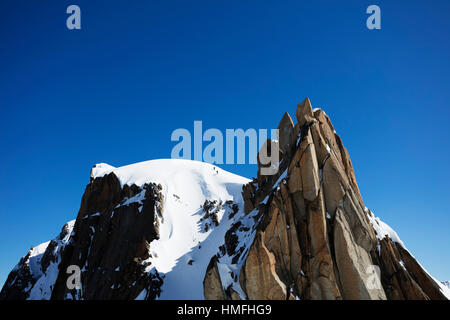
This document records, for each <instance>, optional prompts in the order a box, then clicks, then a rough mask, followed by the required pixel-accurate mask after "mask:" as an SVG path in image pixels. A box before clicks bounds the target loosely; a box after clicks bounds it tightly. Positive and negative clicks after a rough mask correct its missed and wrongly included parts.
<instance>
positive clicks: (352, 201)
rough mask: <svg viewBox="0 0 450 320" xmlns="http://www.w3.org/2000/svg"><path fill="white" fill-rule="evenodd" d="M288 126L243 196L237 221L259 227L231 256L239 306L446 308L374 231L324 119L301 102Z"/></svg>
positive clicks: (410, 261) (405, 255) (425, 279)
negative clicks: (268, 172)
mask: <svg viewBox="0 0 450 320" xmlns="http://www.w3.org/2000/svg"><path fill="white" fill-rule="evenodd" d="M296 117H297V121H298V123H297V124H296V125H293V123H292V120H291V117H290V116H289V114H287V113H285V114H284V116H283V118H282V120H281V121H280V124H279V126H278V129H279V131H280V133H279V137H278V138H279V146H280V163H279V171H278V172H277V173H276V174H275V175H272V176H264V175H261V174H259V172H260V170H258V177H257V179H255V180H253V181H252V182H251V183H249V184H247V185H245V186H244V187H243V198H244V201H245V212H246V213H247V214H249V215H253V216H256V215H258V217H260V218H259V220H258V221H257V222H256V224H255V226H254V227H253V229H252V230H254V237H253V241H252V242H249V243H248V244H247V246H246V247H245V248H244V249H242V250H240V252H235V253H234V261H235V262H238V263H236V264H233V265H232V266H233V267H234V268H238V269H239V270H240V273H239V279H235V282H234V284H233V287H234V288H235V290H238V291H239V290H242V294H241V296H240V297H239V298H240V299H242V298H247V299H277V300H284V299H289V298H298V299H332V300H340V299H357V300H361V299H363V300H374V299H375V300H384V299H445V295H444V294H443V292H442V290H440V287H439V285H438V284H437V283H436V281H435V280H434V279H432V278H431V277H430V276H429V275H428V274H427V272H426V271H425V270H424V269H423V268H422V267H421V266H420V265H419V264H418V263H417V261H416V260H415V259H414V258H413V257H412V256H411V255H410V254H409V252H408V251H407V250H406V249H405V248H404V247H403V245H402V244H400V243H399V242H395V241H394V240H395V239H394V240H393V239H391V238H390V237H389V235H388V234H385V232H383V230H382V228H381V227H380V226H379V225H377V226H375V228H374V226H373V223H374V217H373V215H372V213H370V211H368V210H367V209H366V208H365V205H364V202H363V200H362V197H361V194H360V191H359V188H358V185H357V183H356V178H355V173H354V170H353V165H352V163H351V160H350V157H349V154H348V151H347V149H346V148H345V147H344V145H343V143H342V141H341V139H340V137H339V135H338V134H337V133H336V132H335V130H334V127H333V125H332V124H331V121H330V119H329V117H328V116H327V115H326V114H325V112H324V111H322V110H320V109H315V110H313V109H312V106H311V102H310V101H309V99H308V98H306V99H305V100H304V101H303V102H302V103H300V104H299V105H298V107H297V111H296ZM269 144H270V141H268V142H266V145H269ZM263 148H264V147H263ZM272 151H273V150H272ZM218 256H219V260H220V259H223V260H224V261H226V256H224V255H220V254H219V255H218ZM220 261H222V260H220ZM239 261H240V263H239ZM230 266H231V265H230ZM236 278H237V277H236ZM210 281H212V280H209V278H208V277H207V278H205V285H208V282H210ZM216 286H217V285H216ZM238 287H239V288H238ZM220 290H221V291H222V292H223V293H224V294H225V298H227V299H233V297H232V296H231V295H229V294H228V295H227V293H226V292H225V291H223V288H221V289H220ZM205 297H206V298H207V299H215V298H217V295H216V294H214V293H213V292H211V291H208V292H206V291H205Z"/></svg>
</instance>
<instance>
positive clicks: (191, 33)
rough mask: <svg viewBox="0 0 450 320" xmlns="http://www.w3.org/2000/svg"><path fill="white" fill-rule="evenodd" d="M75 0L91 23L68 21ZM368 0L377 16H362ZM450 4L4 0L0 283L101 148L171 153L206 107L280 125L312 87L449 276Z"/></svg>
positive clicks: (70, 208)
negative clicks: (176, 134)
mask: <svg viewBox="0 0 450 320" xmlns="http://www.w3.org/2000/svg"><path fill="white" fill-rule="evenodd" d="M309 2H313V3H314V4H309ZM69 4H77V5H79V6H80V7H81V12H82V29H81V30H78V31H69V30H67V28H66V25H65V20H66V17H67V14H66V13H65V11H66V8H67V6H68V5H69ZM371 4H377V5H379V6H380V8H381V19H382V22H381V26H382V29H381V30H373V31H370V30H368V29H367V28H366V26H365V21H366V18H367V16H368V15H366V13H365V10H366V8H367V6H369V5H371ZM449 12H450V2H449V1H445V0H444V1H424V0H421V1H418V0H416V1H414V0H408V1H378V0H377V1H362V0H354V1H299V0H296V1H261V0H258V1H256V0H255V1H241V0H239V1H229V0H227V1H225V0H214V1H196V0H192V1H170V0H164V1H85V0H73V1H70V2H68V1H61V0H60V1H17V0H14V1H13V0H3V1H1V2H0V40H1V41H0V148H1V157H0V179H1V180H0V181H1V184H0V256H1V258H0V284H3V282H4V280H5V279H6V276H7V274H8V273H9V271H10V270H11V269H12V268H13V266H14V265H15V264H16V263H17V262H18V261H19V259H20V257H21V256H23V255H25V254H26V252H27V250H28V249H29V247H30V246H31V245H37V244H39V243H41V242H44V241H48V240H50V239H52V238H54V237H55V236H56V235H57V234H58V233H59V231H60V228H61V227H62V225H63V224H64V223H65V222H66V221H68V220H72V219H74V218H75V217H76V214H77V211H78V208H79V204H80V200H81V196H82V194H83V191H84V188H85V185H86V184H87V183H88V182H89V172H90V168H91V167H92V165H94V164H95V163H98V162H107V163H109V164H111V165H114V166H121V165H126V164H130V163H134V162H139V161H144V160H149V159H155V158H168V157H170V152H171V149H172V147H173V146H174V143H173V142H171V141H170V135H171V132H172V131H173V130H174V129H176V128H188V129H190V128H192V127H193V121H194V120H202V121H203V126H204V127H205V128H219V129H222V130H224V129H225V128H273V127H276V126H277V125H278V121H279V120H280V119H281V116H282V115H283V113H284V112H285V111H289V112H290V113H291V115H294V113H295V107H296V105H297V103H298V102H300V101H301V100H303V99H304V97H306V96H308V97H310V99H311V101H312V104H313V106H314V107H323V108H324V109H325V111H326V112H327V113H328V114H329V115H330V117H331V119H332V121H333V124H334V126H335V128H336V131H337V132H338V133H339V134H340V135H341V137H342V139H343V141H344V144H345V145H346V147H347V148H348V149H349V152H350V155H351V158H352V160H353V164H354V167H355V171H356V176H357V180H358V183H359V186H360V189H361V192H362V195H363V198H364V201H365V203H366V205H367V206H368V207H369V208H371V209H372V210H373V211H374V212H375V214H376V215H378V216H380V217H381V218H382V219H383V220H385V221H386V222H387V223H388V224H390V225H391V226H392V227H393V228H394V229H395V230H396V231H397V232H398V233H399V235H400V237H401V238H402V240H403V241H404V242H405V244H406V245H407V247H408V248H409V249H410V251H411V252H412V253H413V254H414V255H415V256H416V257H417V258H418V260H419V261H420V262H421V263H422V264H423V265H424V266H425V268H426V269H428V270H429V271H430V272H431V273H432V274H433V275H434V276H435V277H436V278H438V279H440V280H450V268H449V266H450V254H449V244H450V234H449V230H450V218H449V206H448V200H449V199H450V188H449V180H450V169H449V166H448V163H449V160H448V159H449V157H450V147H449V141H450V130H449V123H450V109H449V107H450V106H449V103H450V44H449V39H450V20H449V16H448V14H449ZM223 168H224V169H226V170H229V171H232V172H235V173H238V174H241V175H244V176H247V177H253V176H255V174H256V168H255V166H250V165H247V166H242V165H241V166H223Z"/></svg>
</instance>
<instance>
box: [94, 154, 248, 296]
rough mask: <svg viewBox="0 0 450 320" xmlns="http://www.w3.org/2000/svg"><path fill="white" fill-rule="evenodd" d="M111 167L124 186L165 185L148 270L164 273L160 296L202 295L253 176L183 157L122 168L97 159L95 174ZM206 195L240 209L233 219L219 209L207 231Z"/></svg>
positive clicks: (108, 171)
mask: <svg viewBox="0 0 450 320" xmlns="http://www.w3.org/2000/svg"><path fill="white" fill-rule="evenodd" d="M110 172H114V174H115V175H116V176H117V177H118V179H119V180H120V183H121V184H122V186H123V185H125V184H127V185H132V184H136V185H137V186H141V185H143V184H145V183H149V182H153V183H157V184H158V183H159V184H161V185H162V187H163V188H162V192H163V194H164V203H163V207H164V209H163V218H162V219H161V220H160V228H159V232H160V239H159V240H155V241H152V242H151V243H150V252H151V254H152V257H151V258H149V261H151V262H152V265H151V266H150V267H149V268H150V269H149V270H148V271H149V272H151V269H152V268H155V269H156V270H157V271H158V272H159V273H160V274H163V275H164V279H163V281H164V283H163V286H162V288H161V289H162V294H161V296H160V299H203V298H204V295H203V277H204V275H205V272H206V268H207V266H208V264H209V261H210V259H211V257H212V256H213V255H214V254H216V253H217V252H218V249H219V246H220V245H222V244H223V243H224V237H225V233H226V232H227V230H228V229H229V228H230V227H231V224H232V223H233V221H236V219H239V218H240V217H241V216H242V215H243V200H242V195H241V192H242V185H243V184H246V183H248V182H249V181H250V180H249V179H246V178H243V177H240V176H238V175H235V174H232V173H229V172H226V171H224V170H222V169H220V168H218V167H215V166H213V165H211V164H208V163H204V162H199V161H192V160H183V159H163V160H151V161H145V162H140V163H136V164H132V165H128V166H124V167H120V168H114V167H111V166H110V165H107V164H98V165H96V166H95V167H94V168H93V169H92V172H91V177H92V178H96V177H102V176H104V175H105V174H108V173H110ZM205 200H217V201H218V203H220V202H221V203H222V204H223V203H225V202H226V201H228V200H231V201H233V202H234V203H236V204H237V205H238V206H239V211H238V212H237V213H236V215H235V216H234V217H233V219H229V218H228V216H229V212H226V206H224V207H223V208H222V209H221V210H219V211H218V215H217V218H218V221H219V225H218V226H216V227H215V226H211V228H210V229H209V230H208V231H206V232H205V231H204V229H203V228H202V221H201V218H202V217H203V215H204V211H203V210H202V209H201V206H202V205H203V204H204V203H205ZM142 296H143V294H141V295H140V297H142Z"/></svg>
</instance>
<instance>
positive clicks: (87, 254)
mask: <svg viewBox="0 0 450 320" xmlns="http://www.w3.org/2000/svg"><path fill="white" fill-rule="evenodd" d="M160 191H161V186H160V185H156V184H145V185H144V186H142V187H137V186H136V185H132V186H131V187H130V186H127V185H125V186H124V187H123V188H122V186H121V184H120V182H119V180H118V179H117V177H116V176H115V175H114V173H110V174H108V175H106V176H104V177H101V178H95V179H91V182H90V183H89V184H88V186H87V187H86V191H85V193H84V195H83V198H82V201H81V206H80V210H79V212H78V216H77V219H76V221H74V223H72V228H73V231H72V229H71V230H70V234H67V233H68V231H67V230H64V229H63V231H62V233H61V235H60V236H59V239H62V238H64V237H66V240H65V242H64V243H59V244H58V242H57V241H55V240H52V241H51V242H50V243H49V244H48V246H47V247H46V249H45V250H44V251H43V253H40V254H39V256H40V258H38V259H39V262H40V263H38V264H37V266H38V267H39V268H40V270H39V274H36V271H35V272H34V277H33V273H31V272H30V266H32V265H36V264H35V263H32V264H30V263H25V262H27V260H29V256H30V254H33V250H31V251H30V253H29V254H28V255H27V256H25V257H24V258H23V259H22V261H21V262H20V263H19V265H18V267H16V268H17V270H16V271H15V272H13V273H11V274H10V281H7V282H6V284H5V286H4V287H3V289H2V292H1V296H0V297H1V298H2V299H27V298H31V299H36V298H38V299H43V298H51V299H55V300H62V299H86V300H88V299H89V300H93V299H95V300H98V299H134V298H135V297H136V296H137V295H138V294H139V293H140V292H142V290H143V289H144V288H145V289H147V297H148V298H155V297H156V296H157V295H158V293H159V287H160V286H161V284H162V282H163V280H162V278H161V277H160V275H159V274H158V273H157V272H152V273H148V272H146V271H145V269H146V267H148V266H149V265H148V262H146V259H147V258H148V257H149V243H150V242H152V241H153V240H154V239H157V238H158V224H159V221H160V220H161V219H162V217H163V207H162V203H163V196H162V194H161V192H160ZM66 229H67V228H66ZM59 242H61V241H59ZM55 248H56V249H58V250H55ZM50 261H57V262H58V263H57V264H56V265H55V268H56V270H54V272H53V274H54V277H55V279H53V281H51V284H50V287H51V288H50V289H49V290H48V291H49V293H48V296H42V295H39V296H37V297H35V296H33V290H35V289H34V288H35V287H36V285H35V283H36V281H37V280H38V279H39V277H41V279H39V280H42V275H44V276H47V272H46V271H47V270H46V269H47V266H48V265H49V263H50ZM71 265H74V266H78V267H80V268H81V286H80V288H74V289H68V287H67V280H68V277H69V276H70V275H71V273H67V272H66V271H67V270H68V267H69V266H71ZM49 281H50V280H49ZM41 282H42V281H41ZM18 283H24V284H26V287H24V286H18V285H17V284H18ZM43 288H44V287H43ZM36 289H38V288H36ZM44 290H46V288H44ZM41 291H42V288H41Z"/></svg>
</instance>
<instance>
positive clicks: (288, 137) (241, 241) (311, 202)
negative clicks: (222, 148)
mask: <svg viewBox="0 0 450 320" xmlns="http://www.w3.org/2000/svg"><path fill="white" fill-rule="evenodd" d="M296 118H297V120H298V123H297V124H295V125H294V123H293V121H292V118H291V117H290V115H289V114H288V113H285V114H284V116H283V117H282V119H281V121H280V124H279V126H278V129H279V136H278V145H279V147H280V151H279V152H280V154H279V159H280V162H279V164H278V166H279V171H278V173H277V174H275V175H273V176H264V175H262V174H261V172H262V169H263V168H264V165H263V164H262V163H261V161H260V154H258V174H257V177H256V178H254V179H253V180H249V179H246V178H243V177H239V176H237V175H234V174H232V173H228V172H226V171H224V170H222V169H220V168H218V167H216V166H214V165H211V164H207V163H202V162H198V161H191V160H175V159H164V160H150V161H145V162H140V163H136V164H133V165H128V166H123V167H119V168H115V167H112V166H110V165H108V164H104V163H101V164H97V165H95V166H94V167H93V168H92V170H91V176H90V177H91V180H90V183H89V184H88V185H87V187H86V190H85V193H84V195H83V198H82V201H81V206H80V210H79V212H78V215H77V218H76V220H74V221H71V222H69V223H68V224H66V225H65V226H64V227H63V230H62V232H61V234H60V235H59V236H58V237H57V238H55V239H54V240H51V241H49V242H46V243H44V244H41V245H39V246H37V247H36V248H32V249H31V250H30V251H29V252H28V254H27V255H26V256H24V257H23V258H22V259H21V260H20V262H19V263H18V264H17V265H16V267H15V268H14V269H13V270H12V271H11V273H10V274H9V276H8V279H7V281H6V282H5V285H4V286H3V288H2V291H1V292H0V299H57V300H59V299H94V300H96V299H203V298H206V299H235V300H238V299H446V298H447V299H448V298H449V297H450V295H449V293H448V290H447V289H446V288H445V287H444V286H443V285H442V284H441V283H439V282H438V281H436V280H435V279H434V278H433V277H432V276H430V275H429V274H428V272H427V271H426V270H425V269H423V267H422V266H421V265H420V264H419V263H418V262H417V261H416V260H415V258H414V257H413V256H412V255H411V254H410V253H409V251H408V250H407V249H406V248H405V246H404V244H403V242H402V241H401V239H400V237H399V236H398V235H397V234H396V232H395V231H394V230H393V229H392V228H390V227H389V226H388V225H387V224H385V223H384V222H382V221H381V220H380V219H379V218H376V217H375V216H374V214H373V213H372V212H371V211H370V210H369V209H368V208H367V207H366V206H365V205H364V202H363V200H362V197H361V195H360V192H359V187H358V185H357V182H356V178H355V175H354V171H353V166H352V163H351V160H350V157H349V154H348V151H347V149H346V148H345V147H344V145H343V143H342V141H341V139H340V137H339V135H338V134H337V133H336V132H335V130H334V128H333V126H332V124H331V121H330V119H329V117H328V116H327V115H326V113H325V112H324V111H323V110H321V109H312V106H311V103H310V101H309V99H308V98H307V99H305V100H304V101H303V102H302V103H300V104H299V105H298V107H297V111H296ZM270 143H271V140H270V139H269V140H268V141H267V142H266V145H267V144H270ZM71 265H76V266H79V267H80V269H81V286H80V288H78V289H69V288H68V287H67V285H66V283H67V280H68V274H67V273H66V272H65V271H66V270H67V268H68V267H69V266H71ZM377 270H378V272H379V274H376V271H377Z"/></svg>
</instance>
